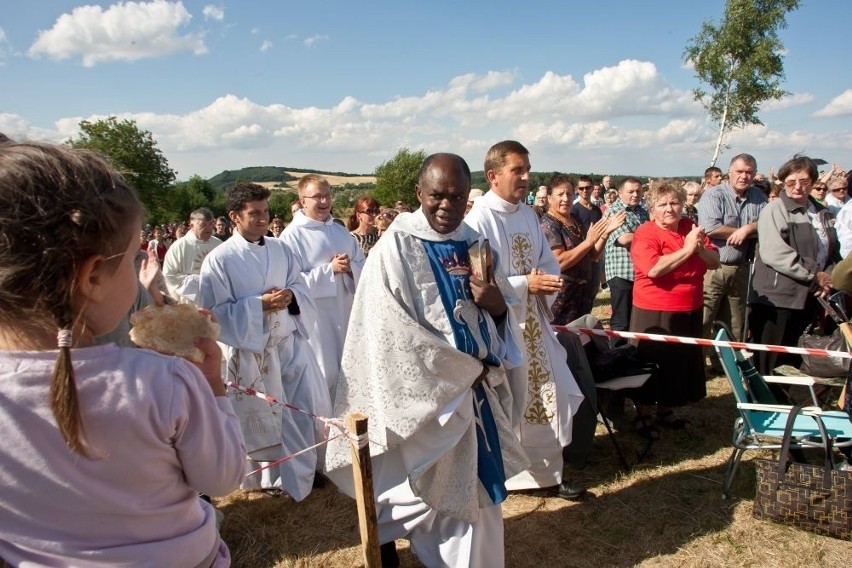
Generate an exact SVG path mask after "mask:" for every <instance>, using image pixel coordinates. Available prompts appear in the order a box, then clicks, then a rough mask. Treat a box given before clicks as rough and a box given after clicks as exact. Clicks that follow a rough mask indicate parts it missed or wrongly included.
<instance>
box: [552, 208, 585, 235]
mask: <svg viewBox="0 0 852 568" xmlns="http://www.w3.org/2000/svg"><path fill="white" fill-rule="evenodd" d="M547 214H548V215H550V216H551V217H553V218H554V219H556V220H557V221H559V223H560V224H561V225H562V226H563V227H565V228H566V229H567V230H568V234H569V235H571V240H572V241H579V240H581V239H582V238H583V231H582V230H581V228H580V226H579V225H578V224H577V222H576V221H575V220H574V219H572V218H571V217H565V216H564V215H562V214H561V213H559V212H558V211H548V212H547Z"/></svg>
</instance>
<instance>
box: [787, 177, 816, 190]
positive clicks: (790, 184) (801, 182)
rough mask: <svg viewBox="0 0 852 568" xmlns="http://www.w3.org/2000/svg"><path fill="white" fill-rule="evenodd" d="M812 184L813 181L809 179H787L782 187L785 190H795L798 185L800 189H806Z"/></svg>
mask: <svg viewBox="0 0 852 568" xmlns="http://www.w3.org/2000/svg"><path fill="white" fill-rule="evenodd" d="M812 183H813V181H811V180H809V179H788V180H787V181H785V182H784V187H786V188H787V189H795V188H796V186H797V185H798V186H799V187H801V188H802V189H807V188H809V187H810V186H811V184H812Z"/></svg>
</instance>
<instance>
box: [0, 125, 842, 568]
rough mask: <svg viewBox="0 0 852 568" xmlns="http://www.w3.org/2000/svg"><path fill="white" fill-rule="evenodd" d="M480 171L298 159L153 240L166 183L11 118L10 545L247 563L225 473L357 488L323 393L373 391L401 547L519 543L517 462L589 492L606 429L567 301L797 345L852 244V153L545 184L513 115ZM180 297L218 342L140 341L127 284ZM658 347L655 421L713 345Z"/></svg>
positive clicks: (6, 255)
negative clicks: (535, 183) (320, 165)
mask: <svg viewBox="0 0 852 568" xmlns="http://www.w3.org/2000/svg"><path fill="white" fill-rule="evenodd" d="M484 172H485V177H486V180H487V185H488V187H487V188H483V189H476V188H474V189H472V188H471V171H470V167H469V166H468V164H467V163H466V162H465V160H464V159H462V158H461V157H460V156H458V155H455V154H450V153H438V154H433V155H430V156H428V157H427V158H426V159H425V160H424V162H423V164H422V167H421V169H420V171H419V175H418V180H417V184H416V187H415V194H416V198H417V200H418V202H419V203H420V207H419V208H418V209H417V210H416V211H410V210H408V208H407V207H406V206H405V204H404V203H402V202H397V203H395V204H393V205H392V206H388V207H385V208H383V207H382V204H380V203H379V202H378V201H377V200H376V199H374V198H373V197H371V196H364V197H361V198H359V199H358V200H357V201H356V202H355V204H354V210H353V212H352V214H351V216H350V217H349V219H348V223H347V224H346V225H344V224H343V223H342V222H340V220H339V219H336V218H335V216H334V215H333V213H332V195H333V192H332V187H331V186H330V184H329V183H328V181H327V180H326V179H325V178H324V177H322V176H320V175H316V174H308V175H305V176H303V177H302V178H301V179H300V180H299V182H298V188H297V191H298V200H297V201H296V202H295V203H294V205H293V209H292V211H291V212H292V216H293V219H292V221H291V222H290V223H289V224H288V225H285V223H284V222H283V221H282V220H281V219H280V218H277V217H276V218H270V211H269V197H270V191H269V190H268V189H265V188H263V187H262V186H260V185H256V184H251V183H237V184H236V185H235V186H234V187H233V188H231V189H230V190H229V191H228V194H227V202H226V211H225V212H224V213H225V215H223V216H221V217H215V216H214V214H213V212H212V211H210V210H209V209H207V208H200V209H197V210H195V211H193V212H192V213H191V215H190V216H189V219H188V223H187V224H186V225H185V226H184V225H182V224H181V223H174V224H170V225H168V226H156V227H148V226H146V227H145V228H144V229H143V231H142V237H141V250H140V245H139V244H138V243H137V241H136V234H137V231H138V230H139V227H140V226H142V224H143V221H144V219H143V216H144V211H143V208H142V206H141V204H140V203H139V201H138V198H137V197H136V195H135V193H134V191H133V190H132V188H130V187H129V186H128V185H127V184H126V183H125V182H124V180H123V179H122V178H121V176H120V175H118V174H116V173H115V172H114V171H113V170H111V169H110V167H109V166H108V165H107V164H106V163H105V162H104V161H102V160H101V159H100V158H98V157H97V156H96V155H94V154H91V153H88V152H85V151H81V150H73V149H70V148H67V147H62V146H52V145H47V144H40V143H29V142H20V143H17V142H13V141H6V142H4V143H2V144H0V211H2V213H0V216H2V217H3V223H2V225H0V227H2V229H0V231H2V234H3V239H0V266H3V268H2V270H0V377H2V379H3V380H4V381H5V384H6V385H7V388H6V389H5V396H6V399H5V402H4V404H3V405H2V406H0V425H2V426H3V427H4V429H5V431H6V432H7V439H6V443H5V444H4V445H3V446H2V448H0V462H2V463H3V465H4V467H3V468H0V469H2V470H3V471H4V475H5V476H6V477H5V478H6V479H7V481H8V482H7V483H6V484H5V486H6V488H7V489H6V490H5V491H4V494H3V496H2V497H0V504H2V506H3V509H4V510H5V511H7V513H8V514H5V515H2V516H0V557H1V558H2V559H3V560H5V562H7V563H8V564H10V565H21V564H33V565H42V564H48V565H87V566H107V565H115V564H134V563H139V562H140V561H142V559H144V560H145V561H150V562H152V563H153V565H173V566H226V565H228V563H229V560H230V557H229V552H228V549H227V546H226V545H225V544H224V543H223V542H222V541H221V539H220V538H219V536H218V532H217V513H216V511H215V509H214V508H213V507H212V506H211V504H210V502H209V499H205V498H204V497H205V496H206V495H212V496H217V495H225V494H227V493H229V492H231V491H233V490H234V489H237V488H239V487H241V488H243V489H249V490H251V489H259V490H264V491H267V492H286V493H287V494H288V495H290V496H291V497H292V498H293V499H294V500H296V501H300V500H302V499H304V498H305V497H307V496H308V495H309V494H310V492H311V491H312V489H313V488H314V487H315V486H316V485H317V484H319V483H323V482H324V481H323V480H324V477H325V476H327V477H328V478H330V479H331V481H333V482H334V483H335V484H336V485H337V486H338V487H339V488H340V489H341V490H342V491H344V492H347V493H350V494H354V488H353V487H352V476H351V467H352V463H351V454H350V449H349V443H350V442H349V440H348V439H346V438H340V439H336V440H332V441H330V442H329V444H328V446H327V447H326V448H325V449H318V448H317V446H318V445H320V444H321V443H322V442H323V440H324V436H325V432H324V428H323V426H324V425H323V423H322V422H320V421H318V420H315V419H314V418H313V417H312V415H315V416H322V417H331V416H338V417H341V416H345V415H347V414H348V413H351V412H355V411H357V412H363V413H365V414H367V415H368V416H369V417H370V432H369V439H370V444H371V450H372V452H371V453H372V455H373V472H374V485H375V490H376V501H377V515H378V524H379V527H378V528H379V538H380V541H381V543H382V546H381V556H382V564H383V566H396V565H398V564H399V559H398V557H397V554H396V548H395V542H394V541H395V540H396V539H400V538H404V539H408V540H409V541H410V542H411V547H412V550H413V552H414V553H415V554H416V555H417V557H418V558H419V559H420V560H421V561H422V562H423V563H424V564H425V565H427V566H489V567H491V566H502V565H503V563H504V561H503V546H502V543H503V520H502V514H501V509H500V503H501V502H503V501H504V500H505V499H506V497H507V495H508V494H509V492H511V491H521V492H532V493H535V494H539V495H544V496H547V497H555V498H563V499H569V500H575V499H583V498H585V497H586V496H587V494H588V492H587V491H586V490H585V488H584V487H582V486H581V485H580V484H578V483H577V482H576V480H575V479H573V477H572V474H571V472H572V470H573V469H579V468H582V467H583V465H584V463H585V459H586V457H587V455H588V452H589V451H590V448H591V439H592V437H593V436H594V431H595V423H596V414H597V406H596V403H595V388H594V376H593V375H594V368H593V366H592V367H590V365H589V361H587V360H585V355H584V353H583V348H582V345H580V347H579V351H578V350H577V348H575V346H574V344H573V343H572V341H573V339H572V338H574V335H573V334H567V333H559V334H557V333H554V331H553V327H552V326H554V325H568V326H571V325H572V324H576V325H577V326H579V327H585V326H586V324H585V322H586V321H587V320H586V319H585V318H587V317H588V315H589V314H590V313H591V311H592V307H593V303H594V302H595V299H596V298H597V297H598V292H599V290H600V288H602V287H603V288H606V289H608V290H609V297H610V300H609V301H610V305H611V308H612V316H611V319H610V327H611V329H613V330H616V331H637V332H650V333H662V334H672V335H678V336H685V337H702V336H703V337H710V333H711V332H712V331H711V326H712V325H713V323H714V322H715V321H717V320H721V321H723V322H725V323H726V324H727V325H728V326H729V328H730V329H731V331H732V333H733V336H734V337H735V338H737V339H744V338H747V337H751V338H752V339H753V340H754V341H756V342H764V343H775V344H782V345H794V344H795V341H796V340H797V339H798V337H799V335H801V333H802V331H803V330H804V327H805V326H806V325H808V323H809V322H810V321H812V320H813V318H814V317H816V316H817V311H818V304H817V302H816V296H818V295H826V294H828V293H829V292H830V291H831V290H832V280H831V270H832V266H833V265H834V264H835V263H837V262H838V261H839V260H841V259H842V258H843V257H844V256H845V255H846V254H848V252H849V250H850V249H852V206H850V205H848V204H849V203H850V201H849V199H848V197H847V196H846V189H847V187H848V182H849V176H848V175H847V174H846V173H845V172H843V171H842V168H840V167H839V166H837V165H835V166H834V167H832V169H831V170H830V171H829V172H826V173H825V174H823V175H820V174H819V172H818V167H817V164H816V163H815V162H814V160H811V159H809V158H807V157H801V156H797V157H794V158H792V159H791V160H789V161H788V162H786V163H785V164H783V165H781V166H780V167H779V168H778V174H777V176H776V175H774V174H771V175H770V176H769V177H768V178H767V179H766V180H765V181H766V183H765V184H764V185H765V186H766V187H765V188H764V187H762V185H761V184H760V183H758V182H760V181H761V180H760V179H759V178H760V176H759V174H758V171H757V163H756V160H755V158H754V157H753V156H751V155H749V154H739V155H737V156H735V157H734V158H733V159H732V160H731V162H730V165H729V168H728V170H727V172H723V171H722V170H721V169H719V168H708V169H707V171H706V172H705V173H704V175H703V178H702V179H701V180H700V181H699V180H668V179H658V180H649V182H648V183H646V184H645V183H643V182H642V181H641V180H640V179H639V178H637V177H633V176H626V177H622V178H621V179H614V178H613V176H604V177H603V178H602V179H600V182H598V181H597V180H596V179H594V178H593V177H591V176H579V177H574V176H570V175H567V174H561V173H556V174H554V175H552V176H551V177H550V178H549V179H548V180H547V182H546V184H545V185H543V186H541V187H538V188H531V187H529V181H530V172H531V156H530V152H529V151H528V150H527V148H525V147H524V146H523V145H522V144H521V143H519V142H517V141H513V140H506V141H502V142H499V143H497V144H495V145H494V146H492V147H491V148H490V149H489V151H488V152H487V154H486V156H485V158H484ZM773 191H775V195H774V196H773V193H772V192H773ZM181 231H183V233H184V234H183V235H182V236H178V235H179V233H180V232H181ZM34 257H37V258H39V259H41V261H40V262H35V263H34V262H33V261H32V259H33V258H34ZM752 267H753V272H752ZM750 275H752V276H751V278H750ZM163 303H181V304H191V305H194V306H196V307H197V308H198V309H201V310H203V311H204V312H205V313H209V314H211V317H214V318H215V319H216V320H217V321H218V322H219V324H220V326H221V335H220V338H219V342H220V343H219V344H218V345H217V343H216V342H214V341H212V340H209V339H203V338H202V339H199V340H198V341H197V342H196V345H197V347H198V348H199V349H201V350H202V352H203V354H204V359H203V361H201V362H200V363H190V362H188V361H185V360H182V359H178V358H175V357H170V356H165V355H159V354H156V353H153V352H151V351H147V350H143V349H137V348H135V347H134V346H133V345H132V343H130V341H129V339H128V336H127V330H128V328H129V325H130V324H129V322H130V316H131V314H132V313H133V312H134V311H137V310H139V309H142V308H143V307H144V306H145V305H147V304H163ZM579 322H582V323H579ZM624 343H625V342H624V340H618V339H617V340H614V341H613V344H612V347H613V348H617V347H619V346H622V345H623V344H624ZM220 346H221V348H220ZM635 347H636V352H637V355H636V356H637V357H638V358H639V359H640V360H642V361H644V362H647V363H650V364H653V366H654V368H655V372H654V373H653V374H652V376H651V377H650V379H649V380H648V381H647V382H646V383H645V384H644V385H643V386H642V387H641V388H639V389H635V390H633V391H630V392H629V393H628V398H629V399H630V400H631V401H632V402H633V404H634V416H635V420H634V423H635V430H636V432H637V433H638V434H640V435H641V436H644V437H646V438H648V439H655V438H658V437H660V435H661V432H662V429H682V428H685V427H687V426H688V424H689V423H688V420H687V419H686V418H685V417H683V416H680V415H678V414H677V409H678V408H681V407H683V406H685V405H688V404H694V403H698V402H699V401H700V400H701V399H702V398H704V397H705V396H706V386H705V375H706V371H707V369H708V365H710V362H708V360H706V359H705V353H703V352H702V350H701V348H700V347H696V346H690V345H671V344H667V343H657V342H639V343H638V345H635ZM710 361H712V358H711V360H710ZM786 362H793V363H795V361H788V360H784V361H782V360H781V359H779V358H778V355H777V354H774V353H765V354H761V355H759V356H758V358H757V367H758V369H759V370H760V371H762V372H768V371H771V369H772V368H774V366H775V365H777V364H780V363H786ZM223 372H224V376H223ZM225 380H228V381H230V382H232V383H233V384H235V385H238V386H239V387H244V388H247V389H253V390H254V391H257V392H260V393H262V394H265V395H267V396H268V397H272V398H274V399H276V400H278V401H280V402H284V403H288V404H290V405H293V406H295V407H298V408H299V409H301V410H303V411H304V412H292V411H291V410H289V409H286V408H283V407H281V406H279V405H275V404H270V403H269V402H268V401H266V400H263V399H261V398H258V397H253V396H249V395H246V394H245V393H244V392H243V391H241V390H238V389H226V388H225V384H224V381H225ZM784 395H785V393H777V396H779V397H781V396H784ZM621 410H622V411H623V410H624V408H623V407H622V409H621ZM288 456H292V458H291V459H286V460H283V461H282V458H285V457H288ZM23 479H26V480H27V481H26V483H22V482H21V480H23ZM77 485H79V486H80V487H86V488H88V490H86V491H79V492H77V491H69V490H68V487H69V486H75V487H76V486H77ZM199 494H202V495H201V497H199ZM12 517H14V521H13V520H12ZM95 528H97V530H96V531H95V532H94V533H93V532H92V531H93V530H94V529H95ZM95 533H96V534H97V538H96V539H93V538H92V534H95Z"/></svg>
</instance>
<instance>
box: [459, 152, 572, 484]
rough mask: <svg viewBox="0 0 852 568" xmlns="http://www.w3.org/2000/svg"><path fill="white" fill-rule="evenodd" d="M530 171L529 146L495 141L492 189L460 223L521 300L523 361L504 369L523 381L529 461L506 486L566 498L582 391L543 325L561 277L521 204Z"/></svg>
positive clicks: (489, 166)
mask: <svg viewBox="0 0 852 568" xmlns="http://www.w3.org/2000/svg"><path fill="white" fill-rule="evenodd" d="M529 172H530V161H529V152H528V151H527V149H526V148H524V146H523V145H521V144H520V143H518V142H515V141H512V140H509V141H505V142H500V143H498V144H495V145H494V146H493V147H492V148H491V149H490V150H489V151H488V155H487V156H486V159H485V175H486V178H487V179H488V182H489V184H490V185H491V188H490V190H489V191H488V192H487V193H486V194H485V195H483V196H482V197H480V198H478V199H476V200H475V201H474V203H473V208H472V209H471V211H470V213H468V215H467V217H465V223H466V224H467V225H469V226H470V227H472V228H473V229H475V230H477V231H478V232H479V233H480V234H481V235H482V236H483V237H485V238H487V239H488V240H489V241H490V244H491V246H492V247H493V249H494V251H495V256H496V257H497V258H498V260H499V262H500V266H501V267H503V269H504V270H505V272H506V274H507V276H508V280H509V282H510V283H511V286H512V288H513V289H514V291H515V294H516V295H517V297H518V298H520V301H519V302H518V303H517V304H515V305H514V306H513V308H514V310H515V316H516V318H517V321H518V322H520V330H519V331H521V332H522V334H523V338H524V343H525V349H524V363H525V364H524V365H523V366H521V367H518V368H516V369H514V370H512V371H510V373H515V374H517V375H519V376H521V377H523V379H524V381H525V382H526V383H527V391H526V398H525V399H524V400H520V401H516V403H518V402H519V403H520V405H519V407H518V412H519V413H520V415H521V417H522V418H521V420H520V428H519V430H518V436H519V438H520V440H521V443H522V444H523V446H524V449H525V450H526V452H527V455H528V456H529V458H530V461H531V462H532V467H530V469H529V470H528V471H525V472H523V473H521V474H520V475H518V476H516V477H515V478H513V479H511V480H509V482H508V483H507V486H508V487H509V489H513V490H524V489H536V488H542V489H545V488H546V489H548V491H549V492H552V493H553V494H554V495H555V496H559V497H563V498H566V499H573V498H578V497H580V496H581V495H582V494H583V493H584V489H583V488H582V487H579V486H576V485H573V484H568V483H563V479H562V468H563V459H562V449H563V448H564V447H566V446H568V445H569V444H570V443H571V428H572V423H571V421H572V417H573V415H574V413H575V412H576V411H577V408H578V407H579V406H580V403H581V402H582V401H583V394H582V392H581V390H580V388H579V386H578V385H577V382H576V380H575V379H574V375H573V374H572V373H571V370H570V369H569V368H568V364H567V362H566V358H567V354H566V352H565V349H564V348H563V347H562V346H561V345H560V344H559V342H558V341H557V339H556V336H555V334H554V333H553V331H552V329H551V327H550V320H551V319H552V316H551V315H550V305H552V303H553V301H554V299H555V297H554V294H555V293H556V292H558V291H559V289H560V288H561V286H562V281H561V278H560V276H559V273H560V269H559V263H558V262H557V261H556V258H555V257H554V255H553V252H552V251H551V250H550V247H549V246H547V240H546V239H545V237H544V234H543V233H542V230H541V227H540V226H539V219H538V216H537V215H536V213H535V211H533V209H532V208H531V207H529V206H528V205H526V204H525V203H524V197H525V196H526V193H527V184H528V181H529Z"/></svg>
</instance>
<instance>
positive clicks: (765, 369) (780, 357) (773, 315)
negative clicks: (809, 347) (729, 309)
mask: <svg viewBox="0 0 852 568" xmlns="http://www.w3.org/2000/svg"><path fill="white" fill-rule="evenodd" d="M814 304H816V301H813V302H811V301H810V299H809V301H808V303H806V304H805V309H802V310H790V309H787V308H778V307H776V306H766V305H763V304H753V305H752V306H751V308H750V310H749V314H748V325H749V329H750V330H751V335H752V341H754V342H755V343H762V344H764V345H786V346H788V347H795V346H796V344H797V342H798V340H799V336H801V335H802V332H804V331H805V328H806V327H807V326H808V324H809V323H810V322H811V320H812V319H813V316H814V311H815V310H814V309H813V308H812V306H813V305H814ZM809 308H811V309H809ZM801 364H802V357H801V355H794V354H792V353H773V352H771V351H757V352H756V353H755V367H757V371H758V372H759V373H760V374H761V375H773V374H775V373H774V369H775V367H778V366H781V365H792V366H793V367H798V366H799V365H801ZM769 388H770V389H771V390H772V392H773V394H774V395H775V398H777V399H778V400H779V401H784V400H788V397H787V393H786V392H784V391H783V390H782V389H781V388H780V387H778V386H777V385H774V384H772V385H770V386H769Z"/></svg>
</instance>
